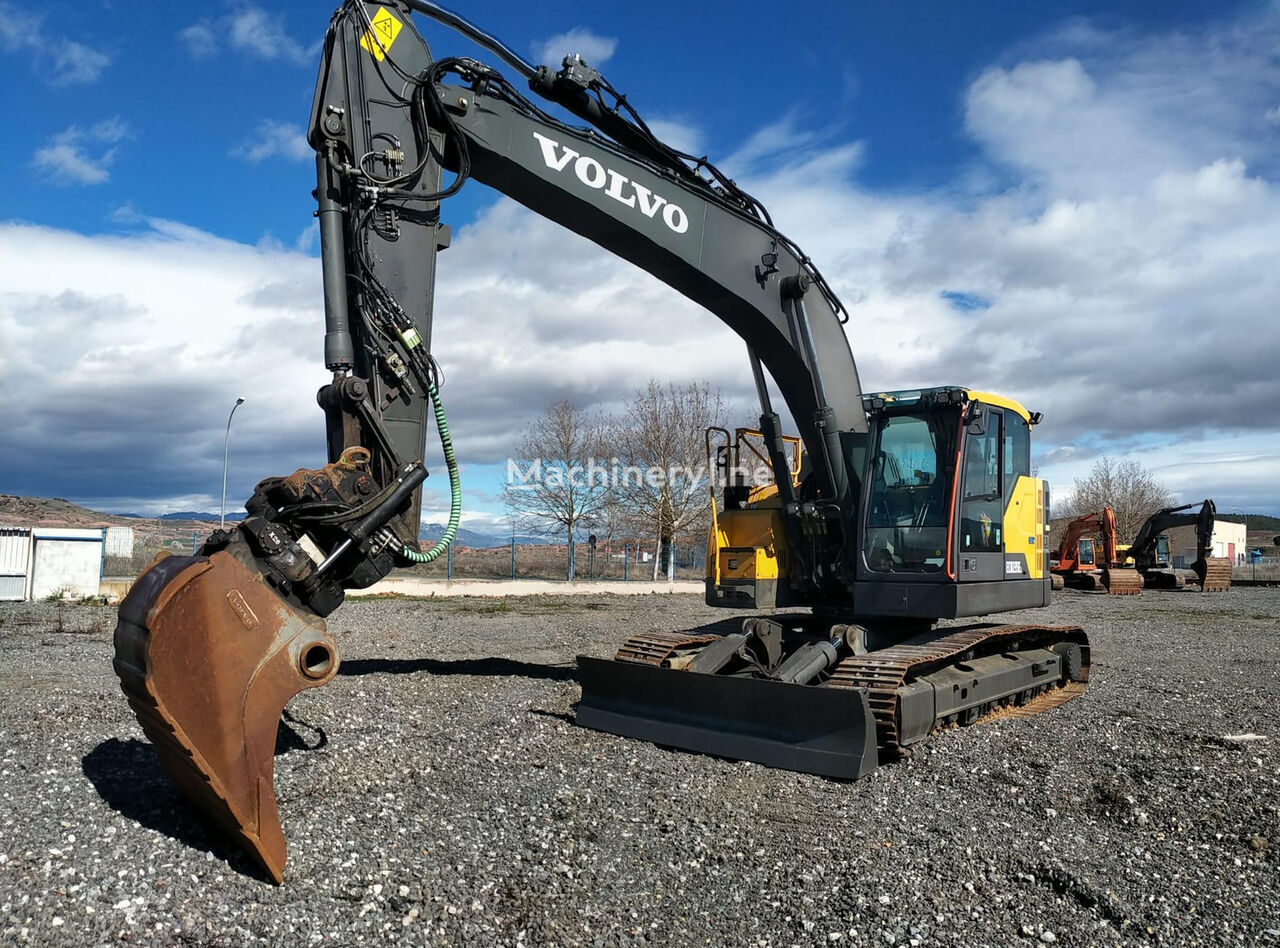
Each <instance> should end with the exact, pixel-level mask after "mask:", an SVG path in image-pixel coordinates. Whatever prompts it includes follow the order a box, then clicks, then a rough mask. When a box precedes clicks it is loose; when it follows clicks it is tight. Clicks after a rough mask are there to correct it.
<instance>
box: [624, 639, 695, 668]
mask: <svg viewBox="0 0 1280 948" xmlns="http://www.w3.org/2000/svg"><path fill="white" fill-rule="evenodd" d="M715 638H717V636H715V635H707V634H704V633H698V632H641V633H640V634H639V635H633V636H631V638H629V639H627V640H626V641H625V642H623V643H622V645H621V646H620V647H619V648H618V654H617V655H616V656H614V657H615V658H616V659H617V660H618V661H620V662H632V663H633V664H636V665H653V666H654V667H655V668H662V667H664V666H669V665H670V663H671V659H672V658H673V657H674V656H675V655H676V653H677V652H678V651H680V650H681V649H685V648H692V647H693V646H695V645H705V644H707V643H708V642H710V641H711V640H712V639H715Z"/></svg>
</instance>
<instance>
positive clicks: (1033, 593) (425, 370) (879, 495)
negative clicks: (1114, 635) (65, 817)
mask: <svg viewBox="0 0 1280 948" xmlns="http://www.w3.org/2000/svg"><path fill="white" fill-rule="evenodd" d="M413 11H417V12H419V13H421V14H424V15H425V16H427V17H430V18H433V19H435V20H437V21H439V22H442V23H444V24H446V25H447V26H449V27H451V28H453V29H455V30H457V31H459V32H461V33H462V34H463V35H465V36H467V37H468V38H470V39H471V40H473V41H475V42H476V43H478V44H479V45H480V47H482V48H483V49H485V50H487V51H488V52H489V53H491V54H492V55H493V56H494V57H496V59H498V60H501V61H502V62H503V63H505V65H506V66H507V67H509V69H511V70H513V71H514V72H515V73H516V74H518V75H519V77H520V80H521V82H522V85H523V88H521V86H520V85H518V84H517V82H515V81H512V80H510V79H508V78H507V76H506V75H504V73H503V72H501V71H499V69H497V68H494V67H493V66H491V65H488V64H485V63H482V62H479V61H477V60H475V59H471V58H459V57H445V58H436V57H434V56H433V55H432V54H431V52H430V50H429V49H428V47H427V44H426V43H425V41H424V40H423V38H422V36H421V35H420V33H419V32H418V30H417V29H416V27H415V26H414V23H413V21H412V19H411V13H412V12H413ZM552 106H554V107H555V108H556V111H554V112H553V111H551V107H552ZM565 114H567V115H570V116H573V120H571V121H565V120H562V119H561V118H559V117H557V116H558V115H565ZM308 140H309V142H310V144H311V146H312V147H313V148H314V150H315V154H316V171H317V184H316V190H315V197H316V202H317V217H318V218H319V224H320V235H321V267H322V274H323V291H324V308H325V338H324V359H325V364H326V366H327V368H328V369H329V370H330V371H331V372H332V381H330V382H329V383H328V384H327V385H325V386H324V388H322V389H321V390H320V393H319V396H318V400H319V404H320V407H321V408H322V409H323V411H324V415H325V419H326V429H327V440H328V463H327V464H326V465H325V466H324V467H321V468H318V469H315V470H301V471H297V472H295V473H294V474H292V475H290V476H288V477H272V478H268V479H266V480H264V481H262V482H261V483H259V484H258V486H257V488H256V489H255V491H254V494H253V496H252V497H251V498H250V499H249V501H248V502H247V503H246V511H247V516H246V518H245V519H244V520H243V521H242V522H241V523H240V524H238V525H237V526H236V527H235V528H234V529H232V530H230V531H225V532H224V531H219V532H216V533H215V534H214V535H213V536H212V537H211V538H210V539H209V540H208V542H206V543H205V545H204V546H203V548H202V549H201V550H200V551H199V553H198V554H197V555H194V556H171V557H169V558H167V559H163V560H160V561H159V562H157V563H156V564H154V565H153V566H152V567H151V568H150V569H149V570H148V571H147V572H146V573H144V574H143V575H142V576H140V577H139V579H138V580H137V582H136V583H135V585H134V586H133V588H132V590H131V592H130V593H129V595H128V597H127V598H126V599H125V600H124V602H123V603H122V604H121V606H120V612H119V623H118V627H117V630H116V636H115V669H116V671H117V673H118V674H119V677H120V681H121V685H122V687H123V689H124V692H125V694H126V696H127V698H128V700H129V702H130V704H131V705H132V707H133V709H134V710H135V711H136V713H137V716H138V719H139V721H140V722H141V724H142V726H143V729H144V730H145V731H146V733H147V735H148V736H149V737H150V738H151V740H152V741H153V742H154V743H155V745H156V748H157V750H158V752H159V755H160V758H161V760H162V762H163V763H164V765H165V766H166V768H167V769H168V770H169V772H170V773H171V774H172V775H173V777H174V778H175V780H176V781H177V783H178V784H179V786H180V787H181V788H182V790H183V791H184V792H185V793H186V795H187V796H188V797H189V799H190V800H191V802H192V803H193V804H194V805H195V806H196V807H197V808H198V809H199V810H200V811H201V812H203V813H204V814H205V815H206V816H208V817H210V818H211V819H213V820H215V821H217V822H218V823H219V824H221V825H222V826H223V827H224V828H225V829H226V830H227V832H228V833H229V834H230V835H231V836H232V837H233V838H235V839H236V840H237V841H238V842H239V843H240V844H241V845H242V846H243V847H244V848H245V849H246V850H247V851H248V852H249V853H250V854H252V855H253V857H254V858H256V859H257V860H258V861H259V862H260V864H261V865H262V867H263V868H264V870H265V871H266V872H267V873H268V874H269V875H270V877H271V878H272V879H274V880H275V881H277V882H279V881H280V880H281V879H282V876H283V870H284V864H285V841H284V837H283V833H282V831H281V827H280V822H279V819H278V814H277V810H276V800H275V794H274V790H273V787H272V755H273V750H274V746H275V739H276V729H277V724H278V722H279V718H280V715H281V713H282V711H283V709H284V707H285V705H286V704H287V702H288V701H289V700H290V699H291V698H292V697H293V696H294V695H296V694H297V693H298V692H300V691H302V690H303V689H307V688H315V687H320V686H323V685H325V684H326V683H328V682H329V681H331V680H332V679H333V677H334V675H335V674H336V673H337V671H338V668H339V665H340V661H341V658H340V648H339V644H338V642H337V641H336V640H335V639H334V637H333V636H332V634H331V633H330V632H329V631H328V629H327V627H326V625H325V622H324V618H325V617H326V616H328V615H329V614H330V613H332V612H333V611H334V610H335V609H337V608H338V607H339V606H340V605H341V604H342V601H343V597H344V593H345V590H347V589H352V588H362V587H367V586H370V585H372V584H373V583H375V582H377V581H378V580H379V579H381V578H382V577H384V576H385V575H387V573H388V572H390V571H391V570H392V569H394V568H396V567H397V566H405V565H412V564H414V563H422V562H429V561H431V560H433V559H434V558H436V557H438V556H439V555H441V553H442V552H443V551H444V549H445V548H446V547H447V545H448V544H449V543H450V542H451V541H452V539H453V537H454V535H455V533H456V530H457V525H458V519H459V513H460V500H461V484H460V476H459V467H458V461H457V458H456V456H455V453H454V449H453V443H452V440H451V437H450V433H449V427H448V422H447V418H446V414H445V410H444V405H443V399H442V394H441V376H440V373H439V370H438V367H437V365H436V362H435V360H434V358H433V357H432V355H431V322H432V305H433V289H434V280H435V270H436V261H437V254H438V253H439V252H440V251H441V250H444V249H445V248H446V247H447V246H448V244H449V228H448V227H447V226H446V224H445V223H444V222H443V220H442V216H441V208H442V205H446V204H447V201H448V199H449V197H450V196H451V195H453V194H455V193H456V192H457V191H458V190H459V189H460V188H461V187H462V186H463V185H464V183H465V182H467V181H470V180H474V181H478V182H481V183H483V184H486V185H488V186H490V187H492V188H494V189H496V190H497V191H499V192H501V193H503V194H505V195H508V196H509V197H511V198H513V199H515V200H516V201H518V202H520V203H522V204H524V205H525V206H526V207H528V208H530V209H531V210H532V211H534V212H535V213H537V214H540V215H543V216H545V217H547V218H550V219H551V220H554V221H557V222H558V223H560V224H562V225H564V226H565V227H566V228H568V229H570V230H572V231H575V232H577V233H578V234H581V235H584V236H585V237H587V238H589V239H591V240H592V241H594V242H595V243H597V244H599V245H600V246H602V247H604V248H606V249H608V250H610V251H612V252H613V253H615V254H617V255H619V256H620V257H622V258H624V259H626V260H629V261H631V262H632V263H634V264H635V265H636V266H639V267H641V268H643V269H644V270H646V271H648V272H649V273H652V274H653V275H654V276H656V277H658V278H659V279H660V280H662V281H664V282H665V283H667V284H668V285H670V286H671V287H673V288H674V289H676V290H677V291H679V292H680V293H682V294H684V295H685V296H686V297H688V298H689V299H691V300H693V301H695V302H697V303H698V304H700V305H701V306H703V307H704V308H705V309H707V310H708V311H709V312H710V313H711V314H713V315H714V316H716V317H718V318H719V319H721V320H722V321H723V322H724V323H725V324H726V325H727V326H729V327H730V328H731V329H732V330H733V331H734V332H736V333H737V334H738V335H739V336H740V337H741V338H742V339H743V340H744V342H745V343H746V348H747V353H748V358H749V362H750V367H751V371H752V374H753V377H754V381H755V388H756V392H757V395H758V397H759V401H760V423H759V427H758V430H757V432H756V433H755V434H754V435H751V436H750V437H749V439H748V440H751V441H752V443H753V444H754V445H755V448H754V450H756V452H757V454H758V455H759V456H760V457H761V458H762V460H764V461H766V462H767V464H766V466H767V468H768V470H769V471H770V472H771V473H770V476H769V477H768V478H767V481H766V483H755V484H753V483H750V482H749V480H748V479H746V478H744V477H739V476H738V475H737V473H735V472H730V471H727V472H726V476H725V478H724V486H723V488H722V490H721V492H720V496H718V497H717V498H716V505H717V506H716V514H715V524H714V527H713V530H712V536H711V538H710V540H709V555H708V558H707V577H706V600H707V602H708V603H709V604H710V605H712V606H719V607H726V608H729V609H735V610H744V611H748V612H750V613H751V614H750V615H749V616H748V617H747V618H744V619H742V620H741V621H740V622H737V623H734V624H733V625H734V627H733V628H732V629H730V630H729V631H726V630H725V629H724V627H723V623H719V624H715V625H712V626H708V627H706V628H699V629H683V630H671V631H664V632H653V633H650V632H636V633H634V634H632V635H631V636H630V637H629V638H626V639H625V641H623V642H622V644H621V645H620V647H619V649H618V652H617V654H616V656H615V657H614V658H612V659H609V660H599V659H592V658H586V657H581V658H579V660H578V668H579V677H580V682H581V685H582V698H581V701H580V703H579V704H578V707H577V721H578V723H579V724H581V725H583V726H586V727H589V728H596V729H600V730H604V731H608V732H611V733H615V734H620V735H625V736H630V737H635V738H640V739H643V740H648V741H652V742H655V743H658V744H662V745H670V746H675V747H680V748H686V749H690V750H694V751H700V752H707V753H711V754H716V755H720V756H724V757H730V758H737V759H742V760H751V761H757V762H759V763H762V764H766V765H769V766H774V767H781V768H790V769H793V770H797V771H807V772H811V773H816V774H821V775H825V776H829V777H833V778H842V779H853V778H857V777H861V776H864V775H866V774H868V773H870V772H871V771H872V770H873V769H875V767H876V766H877V765H878V764H879V763H880V762H881V761H885V760H890V759H892V758H893V757H895V756H896V755H898V754H900V753H902V752H903V750H904V749H905V748H907V747H909V746H910V745H912V744H914V743H916V742H918V741H920V740H922V739H924V738H925V737H927V736H928V735H929V734H930V733H931V732H932V731H933V730H935V729H936V728H938V727H941V726H945V725H948V724H953V723H960V724H968V723H972V722H975V721H977V720H979V719H980V718H982V717H983V716H984V715H986V714H989V713H991V712H994V711H998V710H999V711H1001V712H1002V713H1004V714H1006V715H1014V716H1017V715H1026V714H1032V713H1036V712H1038V711H1041V710H1044V709H1046V708H1051V707H1054V706H1056V705H1059V704H1062V703H1063V702H1065V701H1067V700H1069V699H1071V698H1073V697H1075V696H1077V695H1079V694H1080V693H1082V692H1083V690H1084V687H1085V683H1086V681H1087V680H1088V677H1089V668H1090V659H1089V643H1088V640H1087V638H1086V636H1085V634H1084V632H1083V631H1082V630H1081V629H1079V628H1076V627H1055V626H1048V625H1041V624H1036V623H1027V622H1025V621H1024V622H1020V624H1017V625H1000V624H995V623H985V622H982V623H972V624H962V625H956V624H952V625H948V626H946V627H941V628H940V627H937V622H938V620H939V619H956V618H962V617H980V616H987V615H991V614H994V613H1000V612H1005V611H1008V610H1017V609H1027V608H1033V607H1039V606H1044V605H1047V604H1048V602H1049V597H1050V577H1049V571H1048V557H1047V552H1046V549H1045V540H1046V537H1045V533H1046V529H1045V528H1046V523H1047V519H1046V516H1047V510H1048V506H1049V496H1048V488H1047V485H1046V484H1045V482H1044V481H1043V480H1041V479H1039V478H1036V477H1033V476H1031V470H1030V467H1031V462H1030V454H1031V429H1032V427H1033V426H1034V425H1035V424H1036V423H1037V422H1038V421H1039V420H1040V416H1039V414H1037V413H1035V412H1031V411H1028V410H1027V409H1026V408H1025V407H1023V406H1022V405H1021V404H1019V403H1018V402H1016V401H1014V400H1012V399H1009V398H1006V397H1003V396H1000V395H996V394H992V393H990V392H987V391H984V390H982V389H979V388H971V387H969V386H966V385H940V386H934V387H928V388H920V389H915V390H911V391H894V392H867V391H864V390H863V387H862V385H861V382H860V379H859V375H858V371H857V367H856V365H855V362H854V359H853V355H852V351H851V349H850V344H849V339H850V337H852V338H854V339H855V340H856V339H857V338H858V336H859V332H858V327H857V325H856V324H851V323H850V322H849V318H848V315H847V313H846V311H845V309H844V307H843V306H842V305H841V303H840V301H839V299H838V298H837V296H836V294H835V292H834V290H833V289H832V287H831V286H830V284H829V283H828V282H827V280H826V279H824V277H823V275H822V274H821V272H820V271H819V270H818V268H817V266H816V265H815V264H814V263H813V261H812V260H811V259H810V258H809V257H808V256H807V255H806V254H805V253H804V252H803V251H802V250H801V249H800V247H799V246H798V245H797V244H796V243H795V242H794V241H793V240H791V239H790V238H788V237H787V236H786V235H784V234H783V233H782V232H781V231H779V230H778V229H777V227H776V226H775V225H774V224H773V222H772V218H771V217H770V216H769V213H768V211H767V210H766V208H765V207H764V206H763V205H762V204H761V203H760V202H759V201H757V200H756V199H755V198H754V197H752V196H751V195H750V194H748V193H746V192H745V191H744V190H742V189H741V188H740V187H739V186H738V185H737V184H735V183H734V181H733V180H731V179H730V178H729V177H728V176H727V175H725V174H724V173H722V172H721V171H720V170H719V169H718V168H716V167H715V165H713V164H712V163H710V162H709V161H707V160H706V159H705V158H701V157H696V156H693V155H688V154H685V153H682V152H680V151H678V150H677V149H675V148H672V147H671V146H669V145H667V144H665V143H663V142H662V141H660V140H659V139H658V138H657V137H656V136H655V135H654V134H653V131H652V130H651V129H650V127H649V126H648V125H647V124H646V123H645V122H644V120H643V119H642V118H641V117H640V115H639V114H638V113H637V112H636V111H635V109H634V107H633V106H632V104H631V103H630V101H629V100H628V99H627V98H626V97H625V96H624V95H622V94H621V93H619V92H618V91H617V90H616V89H615V88H614V87H613V86H612V85H610V83H609V82H608V81H607V80H606V79H605V78H604V77H603V76H602V75H601V74H600V73H599V72H598V71H597V70H595V69H593V68H592V67H591V66H590V65H589V64H588V63H586V62H584V61H583V60H582V59H581V58H580V57H577V56H570V57H568V58H566V59H565V60H564V62H563V64H561V65H560V66H559V67H548V66H535V65H533V64H530V63H528V62H526V61H525V60H524V59H523V58H521V57H520V56H519V55H518V54H516V53H515V52H513V51H512V50H511V49H510V48H508V47H507V46H505V45H504V44H503V43H501V42H500V41H499V40H497V39H496V38H495V37H493V36H491V35H489V34H488V33H486V32H485V31H483V30H482V29H480V28H479V27H477V26H475V25H474V24H471V23H469V22H467V21H465V20H463V19H462V18H461V17H459V16H457V15H456V14H453V13H450V12H449V11H447V10H444V9H443V8H441V7H439V6H438V5H436V4H435V3H432V2H428V0H363V2H361V0H347V2H345V3H343V4H342V6H341V7H340V9H339V10H338V11H337V12H336V13H335V14H334V16H333V18H332V20H331V22H330V25H329V29H328V32H327V35H326V37H325V42H324V49H323V54H322V60H321V66H320V73H319V77H318V80H317V83H316V89H315V97H314V103H313V107H312V111H311V119H310V123H309V129H308ZM446 175H448V176H449V177H448V178H447V179H446ZM850 226H856V222H851V223H850ZM584 289H586V287H584ZM721 355H722V354H719V353H717V354H716V358H717V359H719V358H720V357H721ZM770 380H772V386H771V385H770V384H769V383H770ZM775 391H776V392H777V394H778V395H779V396H780V397H781V400H782V401H783V402H784V403H785V406H786V409H787V411H788V413H789V414H790V417H791V420H792V421H793V423H794V425H795V427H796V429H797V431H798V438H791V439H789V438H788V437H786V436H784V435H783V433H782V421H781V416H780V414H779V412H778V411H777V410H776V409H775V406H774V404H773V393H774V392H775ZM431 424H434V426H435V429H436V434H437V436H438V437H439V439H440V441H441V444H442V448H443V454H444V458H445V463H446V467H447V471H448V477H449V482H450V493H451V498H452V503H451V512H450V518H449V523H448V527H447V528H446V530H445V533H444V536H443V538H442V539H441V540H440V542H439V543H437V544H436V545H435V546H434V547H432V548H430V549H426V550H424V549H421V548H420V547H419V545H418V542H417V537H418V534H419V522H420V503H421V492H420V486H421V484H422V482H423V480H424V479H425V478H426V476H427V472H426V469H425V467H424V466H423V462H422V458H423V454H424V447H425V439H426V436H427V433H428V431H429V427H430V425H431ZM726 434H727V433H726ZM720 447H721V448H723V451H718V452H717V458H718V459H719V458H723V459H724V464H723V466H724V467H725V468H726V469H728V468H730V467H731V466H732V465H731V464H730V461H732V460H734V457H733V456H734V455H735V454H736V455H738V456H739V457H738V459H739V460H740V459H741V458H740V456H741V454H742V450H743V449H742V447H741V444H740V443H735V444H733V445H730V444H728V443H727V439H726V443H724V444H722V445H721V446H720Z"/></svg>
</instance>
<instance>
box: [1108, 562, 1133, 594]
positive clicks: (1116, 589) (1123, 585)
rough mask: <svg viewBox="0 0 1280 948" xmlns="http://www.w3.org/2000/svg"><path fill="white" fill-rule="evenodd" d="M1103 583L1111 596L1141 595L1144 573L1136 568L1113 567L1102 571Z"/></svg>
mask: <svg viewBox="0 0 1280 948" xmlns="http://www.w3.org/2000/svg"><path fill="white" fill-rule="evenodd" d="M1102 585H1104V586H1106V587H1107V593H1108V595H1111V596H1141V595H1142V585H1143V584H1142V574H1141V573H1139V572H1138V571H1137V570H1136V569H1124V568H1122V567H1112V568H1111V569H1104V570H1103V571H1102Z"/></svg>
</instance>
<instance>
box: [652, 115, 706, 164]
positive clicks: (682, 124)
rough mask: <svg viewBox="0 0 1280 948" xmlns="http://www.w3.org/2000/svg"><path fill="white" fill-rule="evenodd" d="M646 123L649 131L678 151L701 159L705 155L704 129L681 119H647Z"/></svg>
mask: <svg viewBox="0 0 1280 948" xmlns="http://www.w3.org/2000/svg"><path fill="white" fill-rule="evenodd" d="M645 123H646V124H647V125H648V126H649V131H651V132H653V134H654V135H656V136H657V138H658V140H659V141H660V142H662V143H663V144H665V145H669V146H670V147H672V148H674V149H675V150H676V151H682V152H684V153H685V154H689V155H695V156H699V157H701V156H702V154H703V153H704V151H703V150H704V148H705V147H706V145H705V144H704V141H703V134H702V129H701V128H699V127H698V126H697V125H695V124H693V123H692V122H687V121H681V120H679V119H650V118H646V119H645Z"/></svg>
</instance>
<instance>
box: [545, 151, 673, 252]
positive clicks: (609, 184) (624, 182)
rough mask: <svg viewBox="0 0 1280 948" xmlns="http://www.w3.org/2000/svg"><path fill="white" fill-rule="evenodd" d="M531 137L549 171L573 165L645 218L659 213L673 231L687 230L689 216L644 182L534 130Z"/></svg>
mask: <svg viewBox="0 0 1280 948" xmlns="http://www.w3.org/2000/svg"><path fill="white" fill-rule="evenodd" d="M533 137H534V138H536V139H537V140H538V145H539V146H540V147H541V148H542V160H543V161H545V162H546V163H547V167H548V168H550V169H551V170H552V171H564V170H566V169H567V168H568V167H569V165H573V173H574V174H575V175H577V176H578V180H579V181H581V182H582V183H583V184H585V185H586V186H587V187H589V188H595V189H596V190H597V191H603V192H604V193H605V194H606V195H608V196H609V197H611V198H613V199H614V200H615V201H617V202H618V203H619V204H625V205H626V206H627V207H634V208H639V210H640V213H641V214H643V215H644V216H645V217H649V218H652V217H654V216H655V215H657V214H659V213H661V216H662V222H663V223H664V224H666V225H667V227H669V228H670V229H671V230H672V232H673V233H677V234H683V233H684V232H685V231H687V230H688V229H689V215H688V214H686V213H685V212H684V208H682V207H681V206H680V205H679V204H672V203H671V202H670V201H668V200H667V199H666V198H664V197H661V196H660V195H657V194H654V193H653V192H652V191H650V190H649V189H648V188H646V187H645V186H644V185H643V184H638V183H637V182H635V181H632V180H631V179H630V178H628V177H627V176H626V175H623V174H619V173H618V172H616V171H614V170H613V169H612V168H606V167H605V166H604V165H602V164H601V163H600V162H598V161H596V160H595V159H594V158H592V157H591V156H590V155H584V154H581V153H579V152H576V151H574V150H573V149H572V148H569V147H568V146H566V145H562V144H560V143H559V142H558V141H556V140H555V139H553V138H548V137H547V136H546V135H540V134H539V133H537V132H534V133H533Z"/></svg>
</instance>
